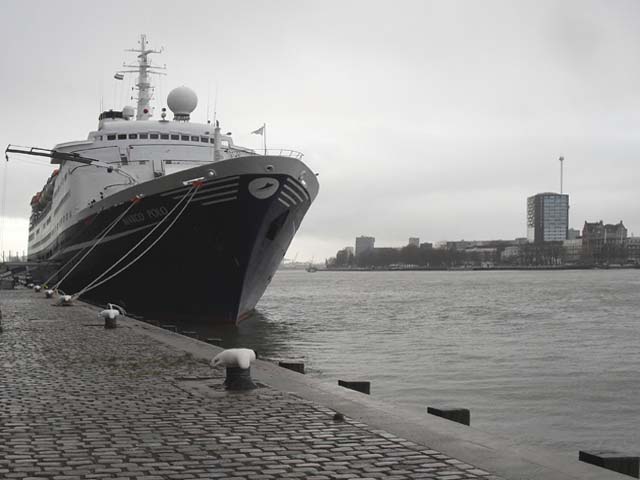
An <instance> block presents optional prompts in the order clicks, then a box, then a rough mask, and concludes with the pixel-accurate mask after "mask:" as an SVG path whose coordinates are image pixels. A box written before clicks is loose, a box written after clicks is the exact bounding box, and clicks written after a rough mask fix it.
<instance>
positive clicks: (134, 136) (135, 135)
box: [129, 133, 138, 140]
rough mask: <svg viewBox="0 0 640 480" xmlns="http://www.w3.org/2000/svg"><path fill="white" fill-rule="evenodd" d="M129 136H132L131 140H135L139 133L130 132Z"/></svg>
mask: <svg viewBox="0 0 640 480" xmlns="http://www.w3.org/2000/svg"><path fill="white" fill-rule="evenodd" d="M129 138H130V139H131V140H135V139H137V138H138V134H137V133H130V134H129Z"/></svg>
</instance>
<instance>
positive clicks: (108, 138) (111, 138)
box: [107, 135, 116, 140]
mask: <svg viewBox="0 0 640 480" xmlns="http://www.w3.org/2000/svg"><path fill="white" fill-rule="evenodd" d="M115 139H116V136H115V135H107V140H115Z"/></svg>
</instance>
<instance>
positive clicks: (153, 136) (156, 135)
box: [140, 133, 159, 140]
mask: <svg viewBox="0 0 640 480" xmlns="http://www.w3.org/2000/svg"><path fill="white" fill-rule="evenodd" d="M158 137H159V135H158V134H157V133H152V134H150V135H149V138H150V139H151V140H157V139H158ZM140 138H142V137H140Z"/></svg>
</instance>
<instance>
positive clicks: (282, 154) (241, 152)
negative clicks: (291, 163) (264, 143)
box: [225, 147, 304, 160]
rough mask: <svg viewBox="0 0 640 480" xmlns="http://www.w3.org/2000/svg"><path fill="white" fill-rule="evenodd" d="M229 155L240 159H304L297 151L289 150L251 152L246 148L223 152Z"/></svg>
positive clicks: (258, 150)
mask: <svg viewBox="0 0 640 480" xmlns="http://www.w3.org/2000/svg"><path fill="white" fill-rule="evenodd" d="M225 151H227V152H228V153H230V154H231V155H232V156H233V157H241V156H243V155H246V154H249V155H263V156H274V157H291V158H295V159H297V160H302V157H304V153H302V152H299V151H297V150H291V149H289V148H266V149H265V148H260V149H255V150H251V149H248V148H238V147H233V148H231V149H229V150H225Z"/></svg>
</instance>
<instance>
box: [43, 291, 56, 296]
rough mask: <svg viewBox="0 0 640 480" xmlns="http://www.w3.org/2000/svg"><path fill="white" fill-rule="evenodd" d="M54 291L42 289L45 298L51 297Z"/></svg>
mask: <svg viewBox="0 0 640 480" xmlns="http://www.w3.org/2000/svg"><path fill="white" fill-rule="evenodd" d="M54 293H55V292H54V291H53V290H45V291H44V296H45V298H53V294H54Z"/></svg>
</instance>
